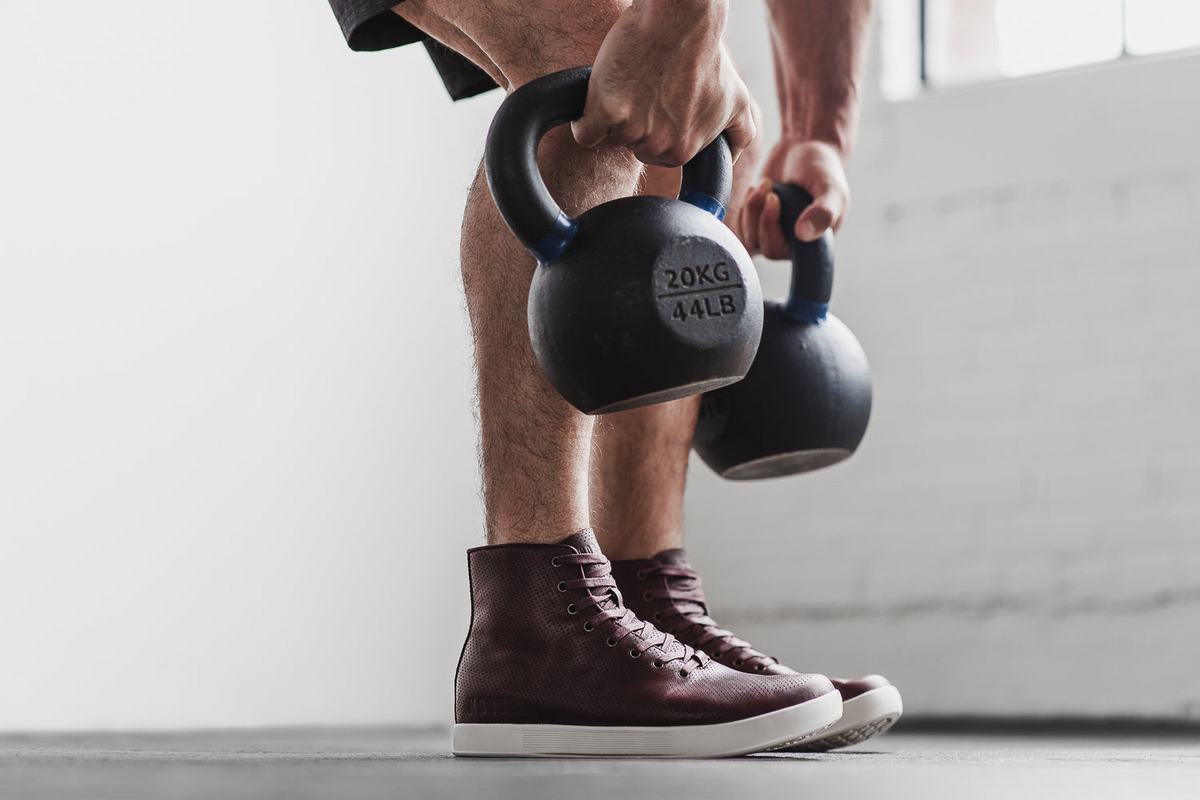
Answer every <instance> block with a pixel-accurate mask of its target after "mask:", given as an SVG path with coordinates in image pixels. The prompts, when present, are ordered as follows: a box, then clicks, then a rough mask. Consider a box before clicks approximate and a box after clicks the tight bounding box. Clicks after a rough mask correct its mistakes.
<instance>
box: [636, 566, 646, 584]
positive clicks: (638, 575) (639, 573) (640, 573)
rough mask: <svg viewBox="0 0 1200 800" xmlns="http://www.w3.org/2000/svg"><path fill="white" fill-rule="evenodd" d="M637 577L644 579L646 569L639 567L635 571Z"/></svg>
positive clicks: (640, 579)
mask: <svg viewBox="0 0 1200 800" xmlns="http://www.w3.org/2000/svg"><path fill="white" fill-rule="evenodd" d="M637 579H638V580H639V581H644V580H646V570H644V569H639V570H638V571H637Z"/></svg>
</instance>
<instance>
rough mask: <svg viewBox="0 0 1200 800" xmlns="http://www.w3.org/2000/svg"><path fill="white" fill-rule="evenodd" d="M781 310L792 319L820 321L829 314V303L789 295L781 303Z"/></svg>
mask: <svg viewBox="0 0 1200 800" xmlns="http://www.w3.org/2000/svg"><path fill="white" fill-rule="evenodd" d="M783 310H784V311H786V312H787V314H788V316H790V317H791V318H792V319H797V320H800V321H801V322H820V321H821V320H823V319H825V317H826V316H827V315H828V314H829V303H814V302H813V301H811V300H803V299H801V298H799V297H789V298H788V300H787V302H786V303H784V304H783Z"/></svg>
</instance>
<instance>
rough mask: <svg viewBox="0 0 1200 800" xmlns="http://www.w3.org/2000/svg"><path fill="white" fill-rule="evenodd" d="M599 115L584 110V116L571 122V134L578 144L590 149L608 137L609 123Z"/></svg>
mask: <svg viewBox="0 0 1200 800" xmlns="http://www.w3.org/2000/svg"><path fill="white" fill-rule="evenodd" d="M599 116H600V115H599V114H589V113H587V112H586V111H584V112H583V116H582V117H580V118H579V119H577V120H575V121H573V122H572V123H571V135H572V136H574V137H575V143H576V144H577V145H579V146H580V147H584V148H589V149H590V148H592V147H595V146H596V145H598V144H600V143H601V142H603V141H604V140H605V139H607V138H608V125H607V124H605V123H604V122H603V121H601V120H600V119H599Z"/></svg>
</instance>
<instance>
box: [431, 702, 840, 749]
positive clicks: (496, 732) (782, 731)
mask: <svg viewBox="0 0 1200 800" xmlns="http://www.w3.org/2000/svg"><path fill="white" fill-rule="evenodd" d="M841 716H842V698H841V696H840V695H839V694H838V693H837V692H829V693H828V694H824V695H822V696H820V697H817V698H815V699H813V700H809V701H807V702H805V703H800V704H799V705H794V706H790V707H788V708H781V709H779V710H778V711H772V712H770V713H767V714H760V715H759V716H757V717H748V718H746V719H739V720H735V721H734V722H722V723H719V724H716V725H676V726H670V727H615V726H604V725H508V724H495V725H490V724H480V723H460V724H458V725H455V726H454V744H453V752H454V755H456V756H535V757H536V756H652V757H657V758H715V757H720V756H740V755H745V754H746V753H754V752H757V751H759V750H768V749H777V748H780V747H786V746H788V745H789V744H792V743H795V742H798V741H803V740H806V739H808V738H810V737H812V736H814V735H817V734H819V733H820V732H821V731H823V730H825V729H826V728H828V727H829V726H830V725H832V724H833V723H835V722H837V721H838V719H839V718H840V717H841Z"/></svg>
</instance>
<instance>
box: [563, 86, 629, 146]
mask: <svg viewBox="0 0 1200 800" xmlns="http://www.w3.org/2000/svg"><path fill="white" fill-rule="evenodd" d="M626 117H627V115H625V114H622V113H617V110H616V108H615V107H614V106H613V105H612V104H610V103H608V102H606V101H605V99H604V97H602V96H601V95H600V94H599V93H595V92H593V91H592V90H591V88H590V87H589V90H588V96H587V101H586V102H585V103H584V106H583V116H582V117H580V118H579V119H577V120H575V121H573V122H572V123H571V135H572V136H574V137H575V143H576V144H578V145H579V146H580V147H586V148H592V147H595V146H596V145H598V144H600V143H601V142H603V141H604V140H606V139H608V138H609V137H610V136H611V135H612V134H613V133H614V132H615V131H616V130H617V129H618V128H619V126H620V125H621V123H622V122H624V121H625V119H626Z"/></svg>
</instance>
